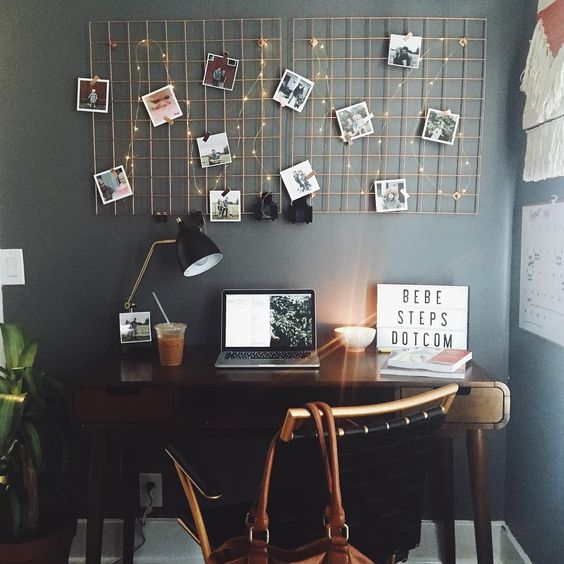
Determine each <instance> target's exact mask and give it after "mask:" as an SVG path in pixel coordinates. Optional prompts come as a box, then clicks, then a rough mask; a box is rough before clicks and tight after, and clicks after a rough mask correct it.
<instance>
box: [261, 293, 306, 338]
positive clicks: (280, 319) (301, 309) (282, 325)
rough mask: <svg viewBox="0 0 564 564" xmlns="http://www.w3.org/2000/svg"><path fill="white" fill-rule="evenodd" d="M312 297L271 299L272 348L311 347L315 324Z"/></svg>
mask: <svg viewBox="0 0 564 564" xmlns="http://www.w3.org/2000/svg"><path fill="white" fill-rule="evenodd" d="M311 308H312V305H311V296H307V295H299V294H296V295H292V296H289V295H279V296H271V297H270V346H271V347H277V348H290V347H291V348H297V347H302V348H306V347H311V346H312V344H313V323H312V318H311Z"/></svg>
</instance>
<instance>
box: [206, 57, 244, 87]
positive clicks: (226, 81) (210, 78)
mask: <svg viewBox="0 0 564 564" xmlns="http://www.w3.org/2000/svg"><path fill="white" fill-rule="evenodd" d="M238 68H239V61H238V60H237V59H230V58H229V57H224V56H223V55H214V54H213V53H208V58H207V60H206V69H205V71H204V80H203V81H202V84H203V85H204V86H211V87H213V88H221V89H222V90H233V85H234V84H235V77H236V76H237V69H238Z"/></svg>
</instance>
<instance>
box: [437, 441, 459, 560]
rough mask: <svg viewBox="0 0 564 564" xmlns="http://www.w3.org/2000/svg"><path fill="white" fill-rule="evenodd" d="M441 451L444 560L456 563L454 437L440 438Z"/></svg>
mask: <svg viewBox="0 0 564 564" xmlns="http://www.w3.org/2000/svg"><path fill="white" fill-rule="evenodd" d="M440 451H441V481H442V484H441V489H442V496H441V498H442V499H441V505H442V514H443V515H442V516H443V550H444V554H443V558H442V560H443V562H444V564H456V539H455V534H454V467H453V458H452V456H453V454H452V452H453V451H452V439H450V438H443V439H440Z"/></svg>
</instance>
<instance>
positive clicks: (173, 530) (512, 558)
mask: <svg viewBox="0 0 564 564" xmlns="http://www.w3.org/2000/svg"><path fill="white" fill-rule="evenodd" d="M439 534H440V524H437V523H435V522H433V521H423V524H422V527H421V545H420V546H419V547H418V548H417V549H415V550H412V551H411V552H410V553H409V560H408V563H409V564H441V560H440V559H439V556H438V555H439V548H438V547H439V538H440V536H439ZM455 534H456V564H475V563H476V562H477V560H476V546H475V543H474V524H473V522H472V521H456V524H455ZM121 535H122V522H121V521H120V520H118V519H107V520H106V521H105V522H104V544H103V547H102V553H103V557H102V564H112V563H113V562H115V561H116V560H119V558H120V556H121V546H122V538H121ZM145 537H146V542H145V544H144V545H143V546H142V547H141V548H139V550H138V551H136V553H135V562H136V564H192V563H193V564H202V556H201V553H200V549H199V547H198V546H197V545H196V543H195V542H194V541H192V539H190V537H189V536H188V535H187V534H186V533H185V532H184V531H183V530H182V529H181V528H180V526H179V525H178V524H177V523H176V520H175V519H148V520H147V524H146V526H145ZM492 539H493V552H494V561H495V563H496V564H532V562H531V560H530V559H529V558H528V557H527V555H526V554H525V553H524V551H523V549H522V548H521V547H520V546H519V543H518V542H517V541H516V540H515V537H514V536H513V535H512V534H511V531H510V530H509V529H508V527H507V525H506V524H505V523H504V522H503V521H494V522H493V523H492ZM353 544H354V541H353ZM85 546H86V523H85V521H84V520H80V521H79V523H78V530H77V533H76V537H75V539H74V541H73V546H72V550H71V558H70V560H69V563H70V564H80V563H82V562H84V551H85Z"/></svg>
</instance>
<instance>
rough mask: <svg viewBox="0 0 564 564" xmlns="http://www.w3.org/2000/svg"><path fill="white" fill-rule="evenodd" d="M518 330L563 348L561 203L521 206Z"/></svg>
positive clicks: (563, 212)
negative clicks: (528, 332) (538, 336)
mask: <svg viewBox="0 0 564 564" xmlns="http://www.w3.org/2000/svg"><path fill="white" fill-rule="evenodd" d="M522 219H523V221H522V234H521V291H520V301H519V327H521V328H522V329H526V330H527V331H531V332H532V333H536V334H537V335H540V336H541V337H544V338H545V339H549V340H550V341H554V342H555V343H557V344H559V345H560V346H564V202H562V203H556V202H555V203H548V204H542V205H534V206H524V207H523V216H522Z"/></svg>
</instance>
